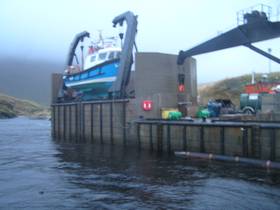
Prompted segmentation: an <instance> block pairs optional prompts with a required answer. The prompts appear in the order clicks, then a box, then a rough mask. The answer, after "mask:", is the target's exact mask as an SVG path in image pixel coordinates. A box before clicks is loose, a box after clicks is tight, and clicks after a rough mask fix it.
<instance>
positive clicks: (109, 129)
mask: <svg viewBox="0 0 280 210" xmlns="http://www.w3.org/2000/svg"><path fill="white" fill-rule="evenodd" d="M127 102H128V100H114V101H93V102H76V103H61V104H53V105H52V136H53V138H55V139H56V140H58V141H63V142H76V143H86V142H91V143H93V142H98V143H100V144H103V143H104V142H105V141H106V143H107V142H110V143H111V144H114V141H115V139H118V140H120V139H121V140H120V141H122V142H123V143H124V144H126V142H127V134H126V132H127V131H126V128H127V125H126V122H127V119H126V105H125V104H126V103H127ZM104 110H106V111H104Z"/></svg>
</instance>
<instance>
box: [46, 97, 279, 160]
mask: <svg viewBox="0 0 280 210" xmlns="http://www.w3.org/2000/svg"><path fill="white" fill-rule="evenodd" d="M134 103H135V100H108V101H94V102H77V103H68V104H67V103H65V104H53V105H52V116H53V117H52V125H53V137H54V138H55V139H57V140H58V141H64V142H69V143H88V144H91V143H98V144H116V145H124V146H127V145H130V146H135V147H138V148H140V149H149V150H153V151H158V152H174V151H182V150H183V151H191V152H202V153H213V154H220V155H229V156H240V157H249V158H256V159H264V160H271V161H280V124H279V123H271V122H266V123H265V122H261V123H258V122H249V121H248V122H241V121H240V122H215V121H214V122H202V121H194V122H193V121H188V120H179V121H169V120H144V119H139V118H136V116H135V115H134V114H133V113H134V112H133V109H132V108H133V107H134V106H133V105H134Z"/></svg>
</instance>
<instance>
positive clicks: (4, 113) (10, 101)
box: [0, 94, 49, 118]
mask: <svg viewBox="0 0 280 210" xmlns="http://www.w3.org/2000/svg"><path fill="white" fill-rule="evenodd" d="M17 116H28V117H48V116H49V110H48V109H46V108H45V107H43V106H41V105H39V104H37V103H35V102H32V101H28V100H21V99H17V98H14V97H11V96H7V95H3V94H0V118H12V117H17Z"/></svg>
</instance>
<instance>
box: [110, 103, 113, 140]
mask: <svg viewBox="0 0 280 210" xmlns="http://www.w3.org/2000/svg"><path fill="white" fill-rule="evenodd" d="M113 132H114V130H113V102H110V142H111V144H114V133H113Z"/></svg>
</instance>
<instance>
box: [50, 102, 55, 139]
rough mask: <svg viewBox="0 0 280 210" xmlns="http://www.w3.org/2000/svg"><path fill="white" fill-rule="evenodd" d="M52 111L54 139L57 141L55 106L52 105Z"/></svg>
mask: <svg viewBox="0 0 280 210" xmlns="http://www.w3.org/2000/svg"><path fill="white" fill-rule="evenodd" d="M51 108H52V109H51V111H52V115H51V121H52V137H53V138H54V139H55V138H56V134H55V132H56V128H55V124H56V119H55V106H54V105H52V106H51Z"/></svg>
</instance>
